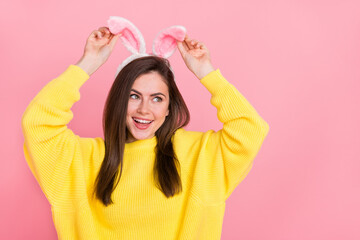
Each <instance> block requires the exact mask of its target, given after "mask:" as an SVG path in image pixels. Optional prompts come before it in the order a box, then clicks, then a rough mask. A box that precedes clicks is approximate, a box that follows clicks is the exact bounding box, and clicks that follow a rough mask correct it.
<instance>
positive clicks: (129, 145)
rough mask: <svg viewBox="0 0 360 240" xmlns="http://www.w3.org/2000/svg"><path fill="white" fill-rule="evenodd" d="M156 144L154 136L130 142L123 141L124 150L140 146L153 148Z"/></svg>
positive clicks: (139, 147)
mask: <svg viewBox="0 0 360 240" xmlns="http://www.w3.org/2000/svg"><path fill="white" fill-rule="evenodd" d="M156 144H157V139H156V136H154V137H152V138H148V139H142V140H136V141H134V142H131V143H125V149H124V150H125V151H131V150H133V149H141V148H155V147H156Z"/></svg>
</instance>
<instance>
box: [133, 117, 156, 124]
mask: <svg viewBox="0 0 360 240" xmlns="http://www.w3.org/2000/svg"><path fill="white" fill-rule="evenodd" d="M134 120H135V121H136V122H138V123H151V122H152V121H146V120H142V119H137V118H134Z"/></svg>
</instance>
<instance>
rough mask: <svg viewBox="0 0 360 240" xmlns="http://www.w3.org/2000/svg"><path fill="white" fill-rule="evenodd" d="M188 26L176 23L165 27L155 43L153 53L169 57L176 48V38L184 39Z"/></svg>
mask: <svg viewBox="0 0 360 240" xmlns="http://www.w3.org/2000/svg"><path fill="white" fill-rule="evenodd" d="M185 35H186V28H185V27H184V26H180V25H174V26H171V27H168V28H166V29H163V30H162V31H160V32H159V33H158V35H157V36H156V37H155V39H154V43H153V53H154V54H155V55H157V56H159V57H163V58H168V57H170V56H171V55H172V54H173V53H174V52H175V50H176V46H177V44H176V40H177V41H184V39H185Z"/></svg>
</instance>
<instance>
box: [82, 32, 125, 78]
mask: <svg viewBox="0 0 360 240" xmlns="http://www.w3.org/2000/svg"><path fill="white" fill-rule="evenodd" d="M119 35H121V34H118V35H114V34H112V33H111V32H110V30H109V29H108V28H107V27H101V28H99V29H98V30H94V31H93V32H92V33H91V34H90V36H89V37H88V39H87V41H86V45H85V49H84V54H83V56H82V58H81V59H80V60H79V61H78V63H77V64H76V65H78V66H80V67H81V68H82V69H84V70H85V71H86V72H87V73H88V74H89V75H91V74H92V73H93V72H95V71H96V70H97V69H98V68H99V67H100V66H101V65H103V64H104V63H105V62H106V61H107V59H108V58H109V56H110V54H111V52H112V51H113V49H114V47H115V44H116V42H117V40H118V38H119Z"/></svg>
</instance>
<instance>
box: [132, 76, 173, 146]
mask: <svg viewBox="0 0 360 240" xmlns="http://www.w3.org/2000/svg"><path fill="white" fill-rule="evenodd" d="M169 101H170V99H169V89H168V87H167V85H166V83H165V80H164V79H163V77H162V76H161V75H160V74H159V73H158V72H149V73H146V74H142V75H140V76H139V77H138V78H137V79H136V80H135V82H134V84H133V86H132V87H131V90H130V96H129V103H128V109H127V115H126V127H127V130H128V133H129V134H128V139H127V140H126V142H127V143H130V142H133V141H136V140H141V139H148V138H152V137H154V136H155V132H156V131H157V130H158V129H159V128H160V127H161V125H162V124H163V123H164V121H165V118H166V116H167V115H168V114H169Z"/></svg>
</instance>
